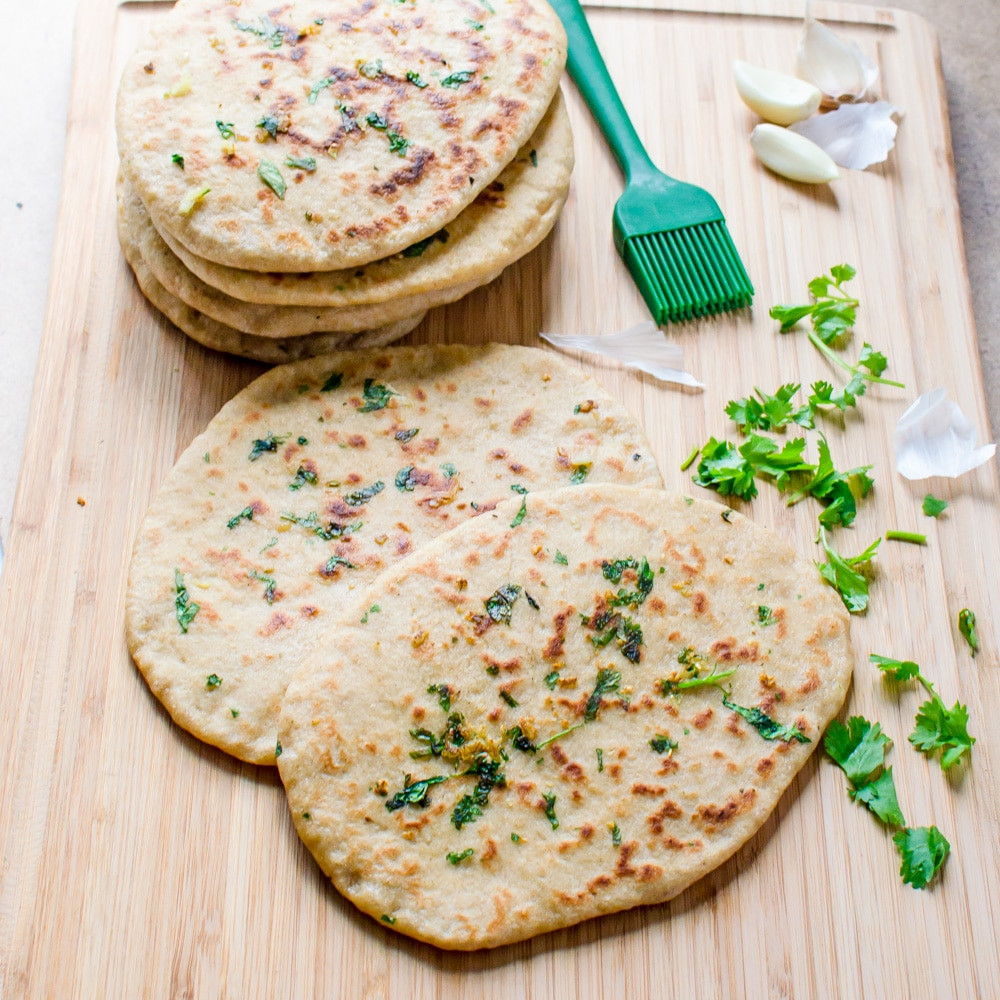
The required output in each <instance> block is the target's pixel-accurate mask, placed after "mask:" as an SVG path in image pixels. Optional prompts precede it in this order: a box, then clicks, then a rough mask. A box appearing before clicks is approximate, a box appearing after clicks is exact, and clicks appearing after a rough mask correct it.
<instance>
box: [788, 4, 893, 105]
mask: <svg viewBox="0 0 1000 1000" xmlns="http://www.w3.org/2000/svg"><path fill="white" fill-rule="evenodd" d="M795 71H796V72H797V73H798V75H799V76H801V77H802V79H803V80H808V81H809V82H810V83H812V84H815V85H816V86H817V87H818V88H819V89H820V90H821V91H822V92H823V95H824V97H825V98H828V99H829V101H830V102H831V103H834V104H839V103H841V102H842V101H845V100H846V101H856V100H858V99H860V98H862V97H864V96H865V95H866V94H867V93H868V92H869V91H870V90H871V89H872V87H874V86H875V82H876V81H877V80H878V66H876V65H875V63H874V62H872V60H871V59H870V58H869V57H868V56H866V55H865V54H864V52H862V51H861V49H859V48H858V47H857V45H855V44H854V43H853V42H845V41H844V40H843V39H842V38H841V37H840V36H839V35H838V34H836V32H834V31H831V30H830V28H828V27H827V26H826V25H825V24H823V23H822V22H820V21H817V20H816V19H815V18H814V17H813V16H812V14H811V13H810V11H809V5H808V4H807V5H806V22H805V30H804V31H803V34H802V38H801V39H800V40H799V49H798V56H797V58H796V68H795Z"/></svg>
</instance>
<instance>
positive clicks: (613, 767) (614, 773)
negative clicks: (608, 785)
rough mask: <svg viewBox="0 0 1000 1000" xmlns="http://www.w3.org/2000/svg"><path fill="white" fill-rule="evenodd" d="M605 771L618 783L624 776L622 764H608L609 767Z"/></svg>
mask: <svg viewBox="0 0 1000 1000" xmlns="http://www.w3.org/2000/svg"><path fill="white" fill-rule="evenodd" d="M604 770H605V771H607V772H608V774H610V775H611V777H612V778H614V779H615V781H618V779H619V778H621V776H622V766H621V764H608V766H607V767H605V769H604Z"/></svg>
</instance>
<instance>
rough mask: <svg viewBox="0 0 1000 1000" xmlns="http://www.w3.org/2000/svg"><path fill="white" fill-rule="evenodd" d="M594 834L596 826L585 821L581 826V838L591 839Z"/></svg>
mask: <svg viewBox="0 0 1000 1000" xmlns="http://www.w3.org/2000/svg"><path fill="white" fill-rule="evenodd" d="M593 836H594V828H593V827H592V826H591V825H590V824H589V823H584V824H583V826H581V827H580V839H581V840H590V838H591V837H593Z"/></svg>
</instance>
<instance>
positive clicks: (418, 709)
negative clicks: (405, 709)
mask: <svg viewBox="0 0 1000 1000" xmlns="http://www.w3.org/2000/svg"><path fill="white" fill-rule="evenodd" d="M426 714H427V709H425V708H424V707H423V705H414V706H413V718H414V720H415V721H417V722H419V721H420V720H421V719H422V718H423V717H424V716H425V715H426Z"/></svg>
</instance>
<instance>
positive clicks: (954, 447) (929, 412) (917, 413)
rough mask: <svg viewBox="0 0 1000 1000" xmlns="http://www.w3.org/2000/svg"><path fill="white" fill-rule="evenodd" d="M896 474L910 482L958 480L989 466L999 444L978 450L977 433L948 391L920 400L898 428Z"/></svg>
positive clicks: (935, 393) (925, 394)
mask: <svg viewBox="0 0 1000 1000" xmlns="http://www.w3.org/2000/svg"><path fill="white" fill-rule="evenodd" d="M893 444H894V446H895V449H896V471H897V472H898V473H899V474H900V475H901V476H903V477H904V478H906V479H911V480H912V479H929V478H931V476H947V477H948V478H949V479H954V478H956V477H957V476H961V475H962V474H963V473H966V472H970V471H971V470H972V469H976V468H978V467H979V466H980V465H983V464H984V463H986V462H988V461H989V460H990V459H991V458H993V456H994V454H995V453H996V445H995V444H985V445H983V446H982V447H976V429H975V428H974V427H973V426H972V424H971V423H970V422H969V419H968V417H966V415H965V414H964V413H963V412H962V410H961V408H960V407H959V405H958V403H954V402H952V401H951V400H949V399H948V398H947V393H946V391H945V390H944V388H939V389H934V390H932V391H931V392H925V393H924V394H923V395H922V396H918V397H917V398H916V399H915V400H914V401H913V403H912V404H911V405H910V407H909V408H908V409H907V410H906V412H905V413H904V414H903V415H902V416H901V417H900V418H899V422H898V423H897V424H896V432H895V434H894V436H893Z"/></svg>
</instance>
